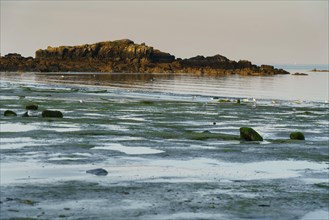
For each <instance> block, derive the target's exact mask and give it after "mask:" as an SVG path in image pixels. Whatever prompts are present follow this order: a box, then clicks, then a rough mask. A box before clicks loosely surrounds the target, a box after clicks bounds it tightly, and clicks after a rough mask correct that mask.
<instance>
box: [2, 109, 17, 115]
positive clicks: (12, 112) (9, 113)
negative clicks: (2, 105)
mask: <svg viewBox="0 0 329 220" xmlns="http://www.w3.org/2000/svg"><path fill="white" fill-rule="evenodd" d="M3 115H4V116H17V114H16V112H14V111H11V110H6V111H5V112H4V114H3Z"/></svg>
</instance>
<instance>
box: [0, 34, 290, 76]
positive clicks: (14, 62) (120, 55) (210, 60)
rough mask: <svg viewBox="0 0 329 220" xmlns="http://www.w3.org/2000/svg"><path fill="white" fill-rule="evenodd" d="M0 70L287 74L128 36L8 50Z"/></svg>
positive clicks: (2, 58)
mask: <svg viewBox="0 0 329 220" xmlns="http://www.w3.org/2000/svg"><path fill="white" fill-rule="evenodd" d="M0 71H12V72H17V71H22V72H69V71H71V72H118V73H190V74H197V75H214V76H217V75H229V74H240V75H274V74H289V73H288V72H287V71H284V70H282V69H276V68H274V67H273V66H270V65H261V66H257V65H254V64H252V63H251V62H250V61H247V60H240V61H238V62H236V61H233V60H229V59H228V58H226V57H224V56H222V55H215V56H210V57H204V56H196V57H192V58H189V59H181V58H175V56H173V55H171V54H169V53H166V52H162V51H160V50H157V49H154V48H153V47H151V46H147V45H145V43H142V44H136V43H134V42H133V41H131V40H128V39H124V40H117V41H106V42H99V43H95V44H85V45H80V46H60V47H50V46H49V47H48V48H47V49H45V50H42V49H40V50H37V51H36V52H35V58H33V57H23V56H21V55H20V54H16V53H10V54H7V55H5V56H1V58H0Z"/></svg>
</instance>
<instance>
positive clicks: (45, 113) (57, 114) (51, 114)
mask: <svg viewBox="0 0 329 220" xmlns="http://www.w3.org/2000/svg"><path fill="white" fill-rule="evenodd" d="M41 115H42V117H43V118H63V113H62V112H60V111H53V110H44V111H43V112H42V114H41Z"/></svg>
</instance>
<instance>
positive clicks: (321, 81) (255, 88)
mask: <svg viewBox="0 0 329 220" xmlns="http://www.w3.org/2000/svg"><path fill="white" fill-rule="evenodd" d="M298 71H299V72H303V71H300V70H298ZM292 72H295V70H293V71H292ZM304 72H305V71H304ZM307 73H308V74H309V75H308V76H294V75H278V76H240V75H230V76H221V77H209V76H193V75H186V74H185V75H184V74H150V73H147V74H140V73H1V78H2V80H6V79H8V80H13V79H14V80H16V81H18V82H22V83H23V82H32V83H33V82H38V83H52V84H56V83H60V84H66V85H74V84H82V85H88V86H94V87H103V88H106V89H108V88H126V89H134V90H142V91H149V92H161V93H173V94H186V95H192V96H193V95H204V96H219V97H239V98H240V97H241V98H257V99H272V100H280V99H281V100H304V101H321V102H323V103H324V102H325V100H328V99H329V95H328V91H329V85H328V81H329V73H325V72H321V73H318V72H307Z"/></svg>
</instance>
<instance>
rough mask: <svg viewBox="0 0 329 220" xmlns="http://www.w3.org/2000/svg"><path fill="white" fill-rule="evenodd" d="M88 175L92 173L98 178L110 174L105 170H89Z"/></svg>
mask: <svg viewBox="0 0 329 220" xmlns="http://www.w3.org/2000/svg"><path fill="white" fill-rule="evenodd" d="M86 173H90V174H93V175H96V176H106V175H107V174H108V172H107V171H106V170H104V169H103V168H98V169H93V170H87V171H86Z"/></svg>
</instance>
